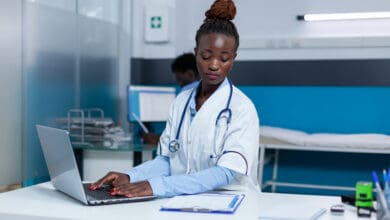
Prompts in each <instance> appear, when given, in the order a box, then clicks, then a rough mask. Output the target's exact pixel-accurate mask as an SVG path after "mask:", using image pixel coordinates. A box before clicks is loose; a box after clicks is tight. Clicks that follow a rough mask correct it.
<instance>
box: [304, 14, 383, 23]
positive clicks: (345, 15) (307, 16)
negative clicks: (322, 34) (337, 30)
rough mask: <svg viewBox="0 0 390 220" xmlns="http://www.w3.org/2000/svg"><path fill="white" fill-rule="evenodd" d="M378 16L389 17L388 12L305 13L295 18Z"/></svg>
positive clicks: (308, 19)
mask: <svg viewBox="0 0 390 220" xmlns="http://www.w3.org/2000/svg"><path fill="white" fill-rule="evenodd" d="M380 18H390V12H361V13H332V14H305V15H298V16H297V19H298V20H301V21H330V20H354V19H380Z"/></svg>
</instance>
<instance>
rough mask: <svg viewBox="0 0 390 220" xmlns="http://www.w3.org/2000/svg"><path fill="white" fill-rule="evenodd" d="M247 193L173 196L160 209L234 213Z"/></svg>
mask: <svg viewBox="0 0 390 220" xmlns="http://www.w3.org/2000/svg"><path fill="white" fill-rule="evenodd" d="M244 198H245V194H234V193H200V194H195V195H182V196H175V197H173V198H171V199H170V200H169V201H168V202H167V203H166V204H165V205H163V206H162V207H161V209H160V211H170V212H194V213H216V214H233V213H234V212H235V211H236V210H237V208H238V207H239V206H240V204H241V202H242V200H243V199H244Z"/></svg>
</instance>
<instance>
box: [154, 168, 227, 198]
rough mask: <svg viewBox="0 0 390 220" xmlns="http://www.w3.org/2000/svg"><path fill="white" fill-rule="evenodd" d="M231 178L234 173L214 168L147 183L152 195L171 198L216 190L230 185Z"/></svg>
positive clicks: (156, 178)
mask: <svg viewBox="0 0 390 220" xmlns="http://www.w3.org/2000/svg"><path fill="white" fill-rule="evenodd" d="M233 177H234V171H231V170H229V169H227V168H225V167H222V166H215V167H211V168H208V169H205V170H202V171H199V172H196V173H191V174H181V175H174V176H156V177H152V178H151V179H149V180H148V181H149V183H150V186H151V187H152V190H153V195H155V196H158V197H172V196H176V195H181V194H195V193H201V192H206V191H209V190H213V189H217V188H220V187H222V186H226V185H228V184H229V183H231V181H232V180H233Z"/></svg>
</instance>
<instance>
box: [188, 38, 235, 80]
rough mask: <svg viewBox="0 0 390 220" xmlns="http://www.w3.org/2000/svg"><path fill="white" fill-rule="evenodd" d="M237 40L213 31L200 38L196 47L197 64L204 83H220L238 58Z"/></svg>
mask: <svg viewBox="0 0 390 220" xmlns="http://www.w3.org/2000/svg"><path fill="white" fill-rule="evenodd" d="M235 43H236V42H235V40H234V38H233V37H230V36H227V35H225V34H219V33H211V34H205V35H203V36H201V37H200V38H199V44H198V46H197V47H196V48H195V55H196V64H197V67H198V71H199V75H200V77H201V78H202V83H203V84H204V85H205V86H207V85H210V86H213V85H214V86H215V85H219V84H221V83H222V82H223V80H224V79H225V77H226V76H227V75H228V73H229V72H230V70H231V69H232V66H233V62H234V59H235V58H236V55H237V53H236V51H235V45H236V44H235Z"/></svg>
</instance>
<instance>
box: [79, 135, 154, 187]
mask: <svg viewBox="0 0 390 220" xmlns="http://www.w3.org/2000/svg"><path fill="white" fill-rule="evenodd" d="M156 149H157V147H156V146H154V145H148V144H135V143H127V144H120V145H118V146H116V147H104V146H101V145H90V144H88V145H87V144H84V145H81V144H73V150H74V153H75V156H76V161H77V166H78V168H79V171H80V175H81V177H82V179H83V180H88V181H95V180H97V179H98V178H100V177H102V176H103V175H105V174H106V173H107V172H108V171H118V172H126V171H128V170H129V169H130V168H131V167H134V166H137V165H138V164H140V163H142V162H144V161H145V160H151V159H152V154H153V151H155V150H156ZM131 158H133V163H132V164H131V163H130V162H131Z"/></svg>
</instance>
